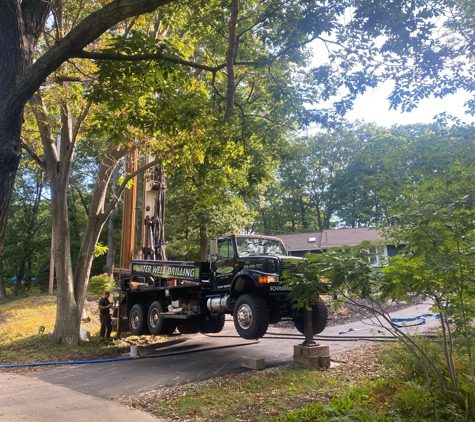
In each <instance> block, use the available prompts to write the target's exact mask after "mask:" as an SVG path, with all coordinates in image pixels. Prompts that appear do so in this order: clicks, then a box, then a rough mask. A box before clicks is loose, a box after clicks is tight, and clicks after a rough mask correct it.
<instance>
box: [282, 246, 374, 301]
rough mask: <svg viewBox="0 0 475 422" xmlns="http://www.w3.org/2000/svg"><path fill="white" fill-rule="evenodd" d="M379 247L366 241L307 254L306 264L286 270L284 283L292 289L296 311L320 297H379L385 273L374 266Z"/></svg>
mask: <svg viewBox="0 0 475 422" xmlns="http://www.w3.org/2000/svg"><path fill="white" fill-rule="evenodd" d="M374 248H375V244H373V243H371V242H367V241H365V242H362V243H361V245H359V246H356V247H353V248H350V247H343V248H331V249H328V250H327V251H321V253H318V254H311V253H309V254H307V255H306V256H305V258H306V259H305V260H304V261H300V262H299V264H298V265H297V266H295V267H293V268H290V269H288V270H285V271H284V277H285V281H283V282H282V283H283V284H284V285H286V286H288V287H291V288H292V292H291V293H290V294H289V297H290V298H291V299H292V301H293V303H294V306H295V308H296V309H300V308H303V307H309V306H310V305H312V304H313V303H315V301H316V299H317V298H318V296H319V295H321V294H325V293H327V292H329V293H334V292H338V291H340V292H345V294H349V295H356V296H359V297H362V298H370V297H371V298H375V297H376V296H377V295H378V294H379V283H380V280H381V273H380V271H379V270H378V269H376V268H373V266H372V265H371V259H370V258H371V253H370V251H371V250H374Z"/></svg>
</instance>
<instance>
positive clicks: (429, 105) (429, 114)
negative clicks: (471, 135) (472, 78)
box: [345, 83, 475, 127]
mask: <svg viewBox="0 0 475 422" xmlns="http://www.w3.org/2000/svg"><path fill="white" fill-rule="evenodd" d="M390 91H391V83H386V84H384V85H382V86H380V87H379V88H377V89H374V90H371V91H368V92H367V93H365V94H363V95H361V96H360V97H359V98H358V99H357V100H356V102H355V106H354V108H353V110H352V111H350V112H349V113H348V114H347V115H346V116H345V117H346V118H347V119H348V120H349V121H355V120H365V121H366V122H367V123H373V122H374V123H376V124H378V125H380V126H386V127H391V126H393V125H395V124H398V125H406V124H412V123H433V122H434V116H435V115H437V114H439V113H442V112H447V113H448V114H452V115H454V116H456V117H458V118H460V119H461V120H462V121H464V122H467V123H472V122H475V118H474V117H472V116H470V115H468V114H464V107H463V104H464V102H465V101H467V100H468V99H469V98H471V96H470V94H468V93H464V92H461V93H456V94H453V95H448V96H446V97H445V98H443V99H440V98H428V99H425V100H423V101H422V102H421V103H420V104H419V106H418V107H417V108H416V109H414V110H412V111H411V112H410V113H401V112H400V111H399V110H389V101H388V100H387V97H388V96H389V94H390Z"/></svg>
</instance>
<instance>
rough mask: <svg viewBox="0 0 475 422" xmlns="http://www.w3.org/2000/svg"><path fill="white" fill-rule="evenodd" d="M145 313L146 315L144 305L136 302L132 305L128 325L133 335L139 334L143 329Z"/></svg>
mask: <svg viewBox="0 0 475 422" xmlns="http://www.w3.org/2000/svg"><path fill="white" fill-rule="evenodd" d="M145 315H147V308H146V307H145V305H142V304H140V303H138V304H136V305H134V306H132V309H131V310H130V314H129V327H130V332H131V333H132V334H133V335H134V336H140V335H141V334H142V333H143V332H144V331H145Z"/></svg>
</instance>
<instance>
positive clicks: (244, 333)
mask: <svg viewBox="0 0 475 422" xmlns="http://www.w3.org/2000/svg"><path fill="white" fill-rule="evenodd" d="M233 316H234V326H235V327H236V331H237V332H238V334H239V335H240V336H241V337H242V338H245V339H248V340H250V339H256V338H261V337H263V336H264V335H265V333H266V332H267V328H268V326H269V308H268V307H267V303H266V301H265V300H264V299H263V298H262V297H260V296H258V295H256V294H244V295H242V296H239V298H238V300H237V301H236V304H235V305H234V313H233Z"/></svg>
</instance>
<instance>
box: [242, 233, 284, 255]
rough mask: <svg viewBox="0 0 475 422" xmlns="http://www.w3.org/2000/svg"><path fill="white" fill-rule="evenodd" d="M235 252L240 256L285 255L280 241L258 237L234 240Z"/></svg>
mask: <svg viewBox="0 0 475 422" xmlns="http://www.w3.org/2000/svg"><path fill="white" fill-rule="evenodd" d="M236 242H237V250H238V253H239V255H240V256H249V255H287V252H286V250H285V247H284V245H283V243H282V242H281V241H280V240H276V239H266V238H265V237H264V238H262V237H261V238H259V237H242V236H239V237H237V238H236Z"/></svg>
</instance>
